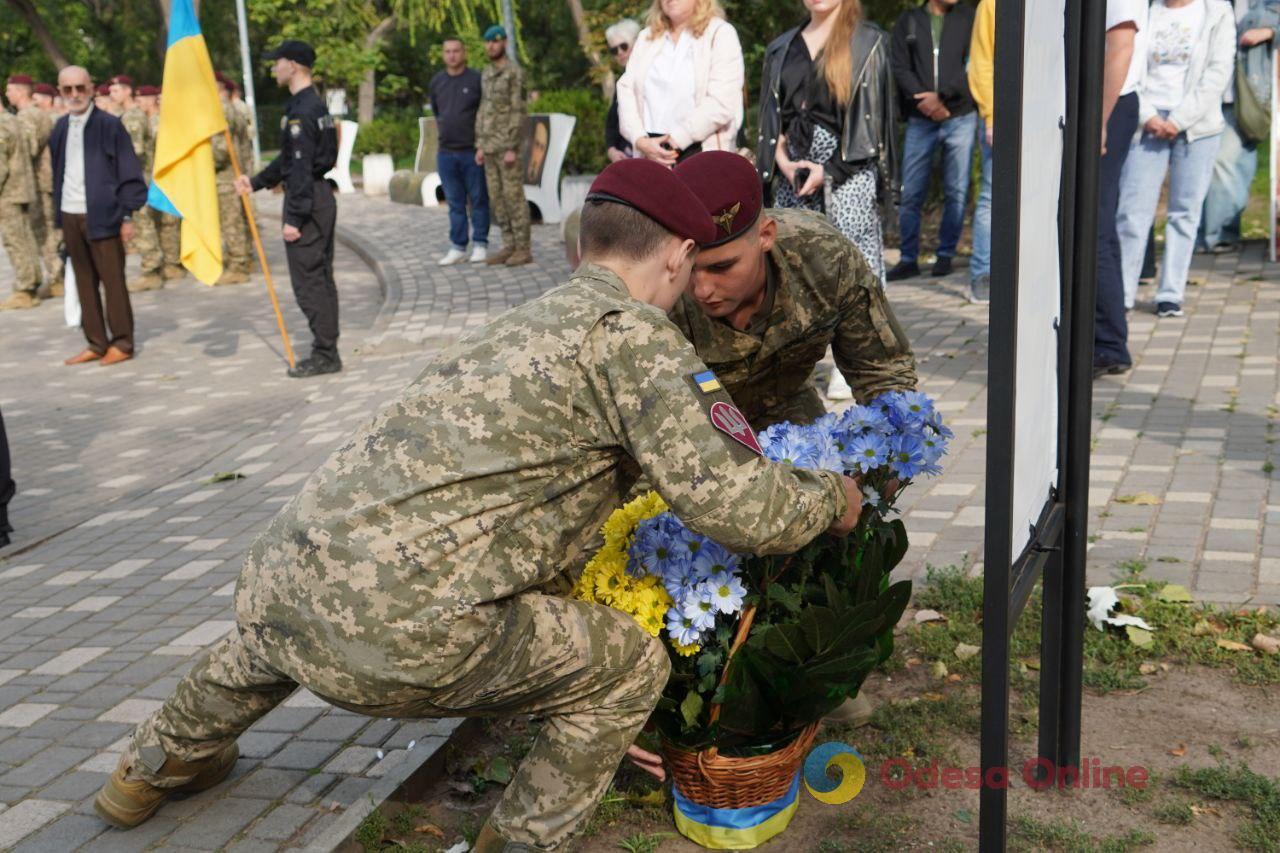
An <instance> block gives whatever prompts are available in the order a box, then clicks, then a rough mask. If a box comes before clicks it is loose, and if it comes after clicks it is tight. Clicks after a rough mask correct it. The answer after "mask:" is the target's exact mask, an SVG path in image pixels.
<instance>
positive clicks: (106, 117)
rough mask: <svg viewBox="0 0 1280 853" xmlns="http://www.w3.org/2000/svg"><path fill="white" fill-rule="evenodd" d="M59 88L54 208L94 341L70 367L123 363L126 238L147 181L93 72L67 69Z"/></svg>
mask: <svg viewBox="0 0 1280 853" xmlns="http://www.w3.org/2000/svg"><path fill="white" fill-rule="evenodd" d="M58 89H59V91H60V92H61V94H62V97H63V100H64V101H65V102H66V104H67V115H65V116H63V117H62V118H60V119H58V123H57V124H55V125H54V127H53V132H52V133H51V134H50V135H49V153H50V156H51V158H52V160H53V207H54V214H55V217H56V219H57V224H58V225H60V226H61V227H62V236H63V240H64V242H65V243H66V246H67V255H68V256H69V257H70V259H71V265H72V267H73V268H74V270H75V274H76V292H77V294H78V295H79V297H80V318H81V319H80V328H81V329H82V330H83V331H84V336H85V340H86V342H87V344H88V346H87V347H86V348H85V350H84V351H83V352H81V353H80V354H79V355H75V356H72V357H71V358H69V359H67V361H66V364H87V363H88V362H91V361H97V362H99V363H100V364H102V365H111V364H118V363H120V362H122V361H128V360H129V359H131V358H133V307H132V305H130V303H129V291H128V289H127V288H126V287H125V279H124V242H123V241H124V240H127V239H129V238H130V237H131V236H132V235H133V222H132V217H133V213H134V212H135V211H136V210H138V209H139V208H141V207H142V206H143V205H144V204H145V203H146V201H147V185H146V183H145V182H144V181H143V179H142V164H141V163H139V162H138V156H137V154H135V153H134V150H133V142H132V141H131V140H130V139H129V133H128V132H127V131H126V130H125V129H124V125H123V124H121V123H120V119H118V118H116V117H115V116H113V115H111V114H110V113H108V112H105V111H104V110H99V109H95V108H94V106H93V80H92V79H91V78H90V77H89V72H88V71H86V70H85V69H83V68H81V67H79V66H77V65H69V66H67V67H66V68H64V69H62V71H61V72H59V74H58ZM104 295H105V297H106V310H105V312H104V310H103V296H104ZM108 327H109V328H110V333H109V334H108Z"/></svg>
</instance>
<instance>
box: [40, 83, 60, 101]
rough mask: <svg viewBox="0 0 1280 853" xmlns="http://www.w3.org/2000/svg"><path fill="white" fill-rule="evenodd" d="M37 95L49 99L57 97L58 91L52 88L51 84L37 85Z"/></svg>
mask: <svg viewBox="0 0 1280 853" xmlns="http://www.w3.org/2000/svg"><path fill="white" fill-rule="evenodd" d="M35 93H36V94H37V95H48V96H49V97H50V98H54V97H57V95H58V90H57V89H55V88H53V84H52V83H37V84H36V88H35Z"/></svg>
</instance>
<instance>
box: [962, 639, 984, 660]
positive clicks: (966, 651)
mask: <svg viewBox="0 0 1280 853" xmlns="http://www.w3.org/2000/svg"><path fill="white" fill-rule="evenodd" d="M980 651H982V649H980V648H979V647H977V646H971V645H969V644H968V643H957V644H956V657H958V658H960V660H968V659H969V658H971V657H973V656H974V655H976V654H977V653H978V652H980Z"/></svg>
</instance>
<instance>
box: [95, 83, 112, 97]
mask: <svg viewBox="0 0 1280 853" xmlns="http://www.w3.org/2000/svg"><path fill="white" fill-rule="evenodd" d="M94 94H95V95H110V94H111V84H110V83H103V84H101V85H100V86H98V88H97V89H96V90H95V91H94Z"/></svg>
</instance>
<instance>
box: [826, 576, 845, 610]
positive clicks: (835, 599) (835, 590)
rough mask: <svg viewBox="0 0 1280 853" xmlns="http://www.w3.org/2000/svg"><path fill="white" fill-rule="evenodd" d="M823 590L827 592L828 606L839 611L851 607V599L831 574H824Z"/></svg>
mask: <svg viewBox="0 0 1280 853" xmlns="http://www.w3.org/2000/svg"><path fill="white" fill-rule="evenodd" d="M822 586H823V592H825V593H826V597H827V606H828V607H831V608H833V609H835V610H837V611H842V610H845V609H847V608H848V607H849V601H848V599H846V598H845V596H844V593H842V592H841V591H840V587H838V586H836V582H835V581H834V580H832V579H831V576H830V575H823V576H822Z"/></svg>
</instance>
